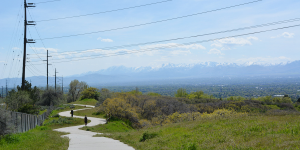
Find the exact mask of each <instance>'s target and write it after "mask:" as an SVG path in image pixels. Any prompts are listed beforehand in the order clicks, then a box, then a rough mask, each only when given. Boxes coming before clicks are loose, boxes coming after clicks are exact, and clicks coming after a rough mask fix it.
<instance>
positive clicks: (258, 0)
mask: <svg viewBox="0 0 300 150" xmlns="http://www.w3.org/2000/svg"><path fill="white" fill-rule="evenodd" d="M261 1H262V0H256V1H251V2H247V3H242V4H238V5H233V6H228V7H223V8H219V9H214V10H210V11H205V12H200V13H195V14H191V15H185V16H180V17H175V18H170V19H164V20H159V21H154V22H148V23H143V24H137V25H131V26H126V27H121V28H115V29H108V30H102V31H95V32H88V33H81V34H73V35H66V36H58V37H50V38H44V39H43V40H50V39H58V38H66V37H73V36H81V35H87V34H94V33H100V32H107V31H114V30H120V29H127V28H133V27H138V26H144V25H149V24H155V23H160V22H166V21H171V20H176V19H182V18H186V17H191V16H196V15H201V14H206V13H210V12H215V11H220V10H224V9H229V8H234V7H238V6H243V5H248V4H252V3H256V2H261Z"/></svg>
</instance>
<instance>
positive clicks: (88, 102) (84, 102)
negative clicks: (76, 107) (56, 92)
mask: <svg viewBox="0 0 300 150" xmlns="http://www.w3.org/2000/svg"><path fill="white" fill-rule="evenodd" d="M97 102H98V101H97V100H95V99H83V100H78V101H75V102H72V103H69V104H82V105H93V106H95V105H96V104H97Z"/></svg>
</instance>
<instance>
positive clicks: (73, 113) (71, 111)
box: [71, 109, 74, 117]
mask: <svg viewBox="0 0 300 150" xmlns="http://www.w3.org/2000/svg"><path fill="white" fill-rule="evenodd" d="M73 114H74V112H73V109H72V110H71V116H72V117H73Z"/></svg>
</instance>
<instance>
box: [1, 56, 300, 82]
mask: <svg viewBox="0 0 300 150" xmlns="http://www.w3.org/2000/svg"><path fill="white" fill-rule="evenodd" d="M249 77H255V78H260V77H263V78H265V77H275V78H277V77H300V60H298V61H293V62H288V63H279V64H261V63H252V62H249V63H244V64H236V63H216V62H204V63H198V64H188V65H185V64H164V65H162V66H160V67H137V68H134V67H125V66H113V67H110V68H107V69H103V70H99V71H94V72H87V73H83V74H78V75H73V76H69V77H65V78H64V85H68V84H69V83H70V81H72V80H74V79H78V80H79V81H85V82H87V83H88V84H89V85H126V84H127V83H132V84H133V83H146V82H147V83H154V82H155V83H162V81H167V80H168V81H170V82H172V83H176V82H177V81H178V80H181V81H182V80H186V79H201V78H202V79H204V78H220V79H221V78H224V79H225V78H227V79H228V78H249ZM1 80H2V81H1ZM1 80H0V81H1V82H3V83H4V82H5V79H1ZM26 80H28V81H29V80H31V81H32V83H33V85H37V86H45V83H46V82H45V81H46V77H29V78H26ZM51 80H52V79H51ZM10 86H13V85H10Z"/></svg>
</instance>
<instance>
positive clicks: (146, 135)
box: [140, 132, 158, 142]
mask: <svg viewBox="0 0 300 150" xmlns="http://www.w3.org/2000/svg"><path fill="white" fill-rule="evenodd" d="M156 136H158V134H157V133H148V132H144V133H143V135H142V137H141V138H140V142H145V141H146V140H149V139H153V138H155V137H156Z"/></svg>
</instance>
